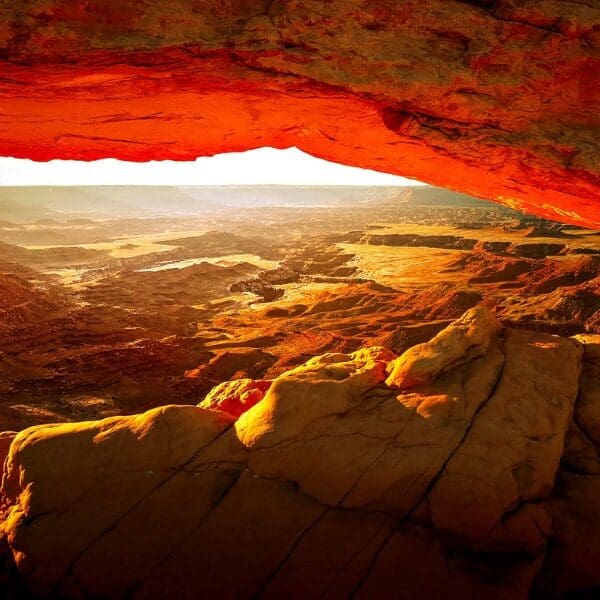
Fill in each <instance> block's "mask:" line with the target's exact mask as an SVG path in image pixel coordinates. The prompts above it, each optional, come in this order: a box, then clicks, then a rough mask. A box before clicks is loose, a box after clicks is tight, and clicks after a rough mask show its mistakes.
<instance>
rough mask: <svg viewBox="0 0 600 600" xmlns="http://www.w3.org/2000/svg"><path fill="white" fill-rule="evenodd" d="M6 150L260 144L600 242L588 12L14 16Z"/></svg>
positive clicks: (234, 8)
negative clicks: (572, 228)
mask: <svg viewBox="0 0 600 600" xmlns="http://www.w3.org/2000/svg"><path fill="white" fill-rule="evenodd" d="M0 15H1V17H2V18H0V102H1V103H2V107H3V108H2V119H1V124H0V154H2V155H14V156H19V157H30V158H34V159H37V160H48V159H51V158H77V159H86V160H87V159H93V158H100V157H107V156H114V157H120V158H123V159H130V160H148V159H167V158H172V159H193V158H195V157H197V156H200V155H210V154H213V153H216V152H226V151H236V150H244V149H248V148H253V147H258V146H265V145H268V146H275V147H279V148H283V147H289V146H294V145H295V146H298V147H300V148H302V149H304V150H306V151H307V152H310V153H312V154H315V155H317V156H320V157H323V158H326V159H330V160H336V161H339V162H343V163H347V164H352V165H358V166H362V167H368V168H374V169H379V170H382V171H389V172H392V173H399V174H402V175H406V176H410V177H416V178H418V179H421V180H423V181H427V182H430V183H434V184H438V185H442V186H446V187H449V188H452V189H455V190H459V191H464V192H467V193H471V194H474V195H476V196H481V197H485V198H489V199H492V200H494V201H497V202H502V203H504V204H506V205H509V206H513V207H517V208H520V209H523V210H526V211H530V212H533V213H536V214H538V215H542V216H545V217H549V218H551V219H559V220H562V221H565V222H570V223H575V224H580V225H583V224H585V225H587V226H590V227H596V228H598V227H600V218H599V217H598V215H599V214H600V211H599V206H600V193H599V187H598V181H599V174H600V167H599V155H600V153H599V151H598V128H599V126H600V120H599V114H600V111H599V110H598V108H599V104H600V93H599V90H600V88H599V87H598V85H597V72H598V70H599V69H600V58H599V55H598V48H599V47H600V7H599V6H598V4H597V2H595V1H592V0H588V1H587V2H584V1H574V0H541V1H540V0H520V1H516V0H497V1H495V2H484V1H480V2H477V1H468V0H427V1H426V2H424V1H422V0H403V1H401V2H398V1H397V0H376V1H368V2H367V1H364V0H331V1H329V2H320V1H317V0H302V1H298V0H243V1H242V0H226V1H224V0H207V1H205V2H202V3H201V4H198V3H196V2H192V1H191V0H175V1H169V2H167V1H165V0H145V1H144V2H130V1H128V2H125V3H124V2H123V1H122V0H105V1H103V2H95V1H88V2H83V3H82V2H79V1H75V0H66V1H64V0H60V1H59V0H41V1H39V2H27V1H25V0H16V1H12V2H6V1H4V2H2V3H1V4H0Z"/></svg>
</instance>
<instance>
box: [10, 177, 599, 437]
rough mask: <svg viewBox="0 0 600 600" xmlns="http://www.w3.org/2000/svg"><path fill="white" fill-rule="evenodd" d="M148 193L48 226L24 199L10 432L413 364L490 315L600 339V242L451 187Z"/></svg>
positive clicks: (17, 234)
mask: <svg viewBox="0 0 600 600" xmlns="http://www.w3.org/2000/svg"><path fill="white" fill-rule="evenodd" d="M67 189H68V188H67ZM91 189H102V188H91ZM298 190H299V191H298ZM134 191H135V193H136V194H137V196H136V197H138V196H139V200H138V203H137V204H136V205H135V206H134V208H133V209H130V211H129V213H128V214H124V216H123V215H117V216H116V217H115V216H112V217H111V215H110V213H111V211H112V212H117V213H118V207H117V208H114V207H113V206H112V205H110V204H109V205H108V208H107V209H106V210H105V213H106V214H100V215H99V216H94V215H92V216H89V215H87V214H78V213H77V209H76V208H74V207H73V204H71V205H70V209H69V210H66V211H65V212H64V213H63V214H61V213H58V212H56V211H54V212H50V211H46V212H47V213H48V214H49V215H50V216H48V217H46V218H39V215H40V214H46V213H45V212H43V211H41V209H40V208H39V207H38V206H37V204H35V203H34V205H33V208H32V209H31V210H30V211H29V212H27V211H26V210H25V208H26V207H27V203H26V202H25V201H24V200H23V198H25V197H27V198H31V197H34V198H39V200H36V201H35V202H37V203H38V204H40V203H41V204H43V202H44V200H45V198H47V197H52V194H51V193H48V192H45V195H44V194H41V195H40V192H39V191H37V192H36V191H35V188H31V189H30V190H29V192H28V190H27V188H23V189H20V190H18V201H19V202H21V205H20V206H21V207H22V209H21V212H19V210H20V209H19V208H18V207H17V208H16V209H15V210H14V211H13V213H12V214H9V215H8V216H10V217H16V218H14V221H15V222H10V221H2V222H1V223H0V429H3V430H20V429H23V428H24V427H27V426H30V425H35V424H39V423H48V422H55V421H60V422H62V421H77V420H82V419H94V418H101V417H106V416H113V415H119V414H130V413H135V412H140V411H143V410H147V409H149V408H152V407H154V406H159V405H163V404H166V403H176V404H195V403H197V402H199V401H200V400H201V399H202V398H203V396H204V395H205V394H206V393H207V392H208V391H209V390H210V389H211V388H212V387H213V386H215V385H217V384H218V383H221V382H222V381H227V380H230V379H235V378H241V377H262V378H270V377H275V376H277V375H278V374H280V373H282V372H284V371H285V370H288V369H289V368H291V367H294V366H297V365H300V364H302V363H303V362H305V361H306V360H307V359H308V358H310V357H312V356H314V355H318V354H323V353H325V352H352V351H354V350H357V349H359V348H361V347H363V346H365V345H374V344H375V345H382V346H385V347H387V348H389V349H391V350H392V351H394V352H397V353H398V352H402V351H403V350H405V349H406V348H408V347H409V346H411V345H413V344H416V343H419V342H423V341H427V340H428V339H430V338H431V337H432V336H433V335H434V334H435V333H437V332H438V331H440V330H441V329H442V328H443V327H445V326H446V325H447V324H448V323H449V322H450V320H451V319H454V318H457V317H459V316H460V315H461V314H462V313H463V312H464V311H465V310H467V309H468V308H470V307H472V306H475V305H477V304H479V303H481V302H483V303H485V304H486V305H487V306H489V307H491V308H493V309H494V311H495V313H496V314H497V316H499V317H500V318H501V319H502V321H503V323H504V324H507V325H510V326H512V327H515V328H522V329H523V328H525V329H529V330H535V331H543V332H546V333H551V334H560V335H567V336H568V335H574V334H577V333H585V332H588V333H598V332H600V234H599V233H598V232H593V231H587V230H583V229H575V228H573V227H569V226H564V225H560V224H558V223H552V222H548V221H541V220H539V219H533V218H527V217H524V216H522V215H520V214H519V213H517V212H514V211H511V210H509V209H506V208H504V207H500V206H496V205H493V204H490V203H484V202H481V201H474V200H472V199H469V198H468V197H465V196H461V195H458V194H453V193H451V192H446V191H443V190H438V191H437V192H436V190H435V189H434V188H426V189H416V191H415V190H412V191H411V190H410V189H402V188H399V189H394V188H384V189H383V190H377V189H374V188H365V189H364V190H360V189H358V190H354V191H351V192H349V191H348V190H347V189H344V190H342V191H343V192H344V193H342V191H339V190H338V191H337V192H329V193H328V195H326V196H325V197H324V198H321V196H319V194H322V193H323V192H322V190H319V189H317V190H311V189H307V190H302V188H299V189H298V188H296V189H294V188H292V191H293V193H292V192H290V190H289V189H283V188H282V189H281V190H279V191H276V192H275V193H274V198H270V199H269V202H268V203H267V202H263V204H265V205H263V206H260V205H259V204H260V201H257V202H256V203H254V204H253V203H250V202H249V203H247V204H245V205H244V204H239V203H238V204H237V205H235V204H234V205H231V206H227V199H228V196H227V193H228V192H226V191H223V190H216V191H215V192H214V193H213V194H212V195H211V198H210V201H211V202H210V204H209V210H207V209H206V208H205V209H204V210H199V211H197V212H196V213H194V212H190V211H189V210H188V213H186V214H185V215H176V214H175V215H174V216H168V215H165V214H160V213H158V214H157V212H156V206H155V205H152V209H150V208H148V209H144V207H145V206H149V205H151V202H150V201H147V202H145V198H147V197H154V196H156V192H155V193H154V194H152V188H148V191H147V192H144V190H143V188H142V190H141V191H140V189H136V190H134ZM134 191H131V192H130V194H131V195H132V196H133V195H135V194H134ZM259 192H261V190H258V191H255V192H253V191H252V189H250V190H241V191H240V190H238V192H237V195H238V196H243V195H246V196H250V197H252V194H253V193H254V194H255V195H258V196H260V193H259ZM62 193H63V194H64V193H66V192H62ZM119 193H120V194H121V196H122V195H123V194H126V193H127V192H126V191H124V190H123V189H121V190H119ZM144 193H146V196H144ZM169 193H170V194H171V195H172V194H173V192H172V191H170V192H169ZM15 194H17V193H16V192H15ZM57 194H58V192H56V191H55V192H54V196H57ZM88 194H89V192H88ZM161 194H163V195H164V194H165V192H164V191H163V192H161ZM219 194H221V196H222V198H219ZM229 194H230V195H231V194H232V193H231V192H229ZM71 195H72V196H73V195H74V192H72V191H71ZM82 195H83V194H82ZM109 196H110V194H109ZM111 197H112V196H111ZM161 197H162V196H161ZM215 197H216V200H215ZM260 197H261V198H262V196H260ZM332 198H333V200H332ZM168 200H169V199H168V198H167V200H166V201H165V202H167V206H168ZM221 200H222V202H221ZM175 201H176V199H172V205H171V206H175V204H174V202H175ZM3 202H4V203H5V206H4V212H5V213H6V212H7V210H8V209H7V206H8V205H10V202H9V201H7V200H3ZM55 202H59V201H58V200H57V201H55ZM113 202H114V201H113ZM96 203H97V205H101V202H100V201H96ZM197 205H198V206H201V207H202V206H205V205H206V203H204V205H203V204H202V203H201V202H200V204H197ZM75 206H78V205H77V202H76V203H75ZM187 208H188V207H187V205H186V209H187ZM152 210H154V213H153V212H152ZM69 211H70V212H69ZM121 212H123V211H122V210H121ZM80 213H81V210H80ZM135 214H137V215H138V216H132V215H135ZM1 217H2V211H0V218H1ZM19 217H20V220H19Z"/></svg>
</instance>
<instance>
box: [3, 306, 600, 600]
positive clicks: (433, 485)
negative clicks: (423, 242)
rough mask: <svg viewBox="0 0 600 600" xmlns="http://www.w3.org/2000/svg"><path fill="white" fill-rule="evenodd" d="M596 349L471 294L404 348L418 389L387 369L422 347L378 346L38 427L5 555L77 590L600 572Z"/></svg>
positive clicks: (28, 580)
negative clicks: (444, 323)
mask: <svg viewBox="0 0 600 600" xmlns="http://www.w3.org/2000/svg"><path fill="white" fill-rule="evenodd" d="M461 336H464V339H463V340H462V341H461V339H460V337H461ZM478 345H479V346H478ZM457 348H463V350H464V355H463V356H462V358H461V357H460V356H458V353H457ZM598 348H600V336H583V337H581V338H580V339H579V340H574V339H568V338H559V337H555V336H550V335H546V334H542V333H533V332H527V331H515V330H510V329H507V330H504V331H502V329H501V327H500V325H499V324H498V322H497V321H496V320H495V319H494V317H493V316H492V315H491V314H490V313H489V311H488V310H487V309H485V308H483V307H476V308H475V309H471V310H470V311H468V312H467V313H466V314H465V315H464V316H463V317H462V318H461V319H460V320H458V321H457V322H456V323H454V324H453V325H452V326H451V327H450V328H449V329H448V330H447V331H442V332H441V333H440V334H438V336H436V338H434V339H433V340H432V341H431V342H430V343H428V344H425V345H422V346H421V347H420V348H419V350H418V352H416V353H415V351H411V350H408V351H407V352H408V356H409V359H410V356H413V358H414V356H415V355H416V356H417V357H418V367H419V368H418V373H419V380H420V381H419V383H415V381H414V380H411V381H410V384H411V386H410V387H409V388H408V389H402V388H401V387H398V386H397V385H388V384H386V383H385V381H386V378H388V377H389V375H390V373H395V374H396V375H397V374H398V365H410V364H411V361H410V360H403V359H402V357H399V358H396V357H394V355H393V354H392V353H391V352H390V351H389V350H386V349H384V348H377V347H374V348H366V349H363V350H361V351H359V352H356V353H354V354H351V355H346V354H326V355H324V356H320V357H315V358H313V359H312V360H310V361H309V362H307V363H306V364H305V365H303V366H301V367H297V368H295V369H293V370H291V371H289V372H287V373H285V374H283V375H281V376H280V377H278V378H277V379H275V380H274V381H272V382H262V383H258V384H257V385H255V386H253V385H252V382H251V381H248V380H244V381H243V383H242V384H241V385H240V386H235V385H230V386H227V385H225V386H220V388H218V389H217V390H215V391H214V392H212V393H211V394H209V396H208V397H207V403H208V405H210V406H211V407H212V410H211V409H207V408H202V407H194V406H165V407H162V408H158V409H154V410H151V411H149V412H147V413H144V414H141V415H136V416H131V417H114V418H109V419H105V420H102V421H97V422H87V423H69V424H61V425H41V426H37V427H32V428H29V429H26V430H24V431H22V432H20V433H19V434H18V435H16V437H14V439H13V441H12V444H11V445H10V449H9V451H8V456H7V458H6V461H5V464H4V475H3V481H2V493H3V495H4V498H3V523H2V529H3V532H4V536H5V545H6V547H7V552H8V553H9V555H10V557H12V560H13V561H14V564H15V565H16V568H17V569H18V575H19V577H20V579H21V580H22V581H23V582H24V584H25V585H26V586H27V588H28V589H29V591H30V592H31V593H34V594H39V595H40V596H51V595H58V596H60V597H66V598H125V597H128V598H129V597H133V598H167V597H168V598H198V597H235V598H250V597H255V596H260V597H267V598H282V597H286V598H287V597H292V598H313V597H321V596H323V595H325V596H329V597H349V596H351V595H353V594H354V595H356V596H357V597H361V598H362V597H364V598H388V597H395V598H437V597H444V598H448V597H450V598H471V597H485V598H511V599H513V598H517V599H518V598H527V597H529V596H530V595H531V594H532V592H533V591H534V590H535V591H540V590H543V591H544V592H545V593H547V594H549V595H553V593H554V592H556V593H558V592H560V593H565V592H573V591H580V590H581V589H582V588H586V589H590V588H593V587H595V586H600V576H599V575H598V573H599V571H598V568H597V567H598V557H599V556H600V541H599V539H600V538H599V536H594V535H592V533H593V532H594V531H598V530H599V529H600V522H599V521H598V519H599V516H598V515H599V512H598V510H597V498H598V493H597V489H596V488H597V474H598V473H599V472H600V467H599V465H600V458H599V455H598V448H599V447H600V446H599V445H598V444H599V442H600V433H599V432H600V427H599V423H600V416H599V415H600V389H599V378H598V373H599V371H600V352H599V351H598ZM428 354H429V357H428ZM427 357H428V358H429V362H427V360H426V359H427ZM424 361H425V362H424ZM424 364H425V365H433V367H434V368H433V369H432V370H430V375H429V376H427V375H426V371H427V369H424V368H423V365H424ZM442 364H444V365H446V366H445V368H443V369H441V370H440V369H439V366H440V365H442ZM410 368H411V367H410V366H409V369H410ZM403 381H405V380H403ZM388 383H392V384H394V381H393V378H392V381H389V380H388ZM255 390H259V391H260V393H255ZM219 407H224V408H226V409H227V410H229V411H230V412H231V413H232V414H234V415H236V416H237V415H239V414H241V416H240V417H239V418H237V420H236V416H231V415H230V414H227V413H225V412H222V411H220V410H218V408H219ZM574 413H575V419H573V414H574ZM9 437H11V436H9ZM565 439H566V440H567V443H566V446H565ZM563 451H564V455H563ZM561 456H562V457H563V458H562V466H560V465H561ZM559 467H560V468H559ZM557 473H558V477H559V479H560V481H561V485H560V487H558V488H557V484H556V481H557ZM582 519H583V520H582ZM590 532H592V533H590ZM550 542H551V543H550ZM548 549H550V551H548Z"/></svg>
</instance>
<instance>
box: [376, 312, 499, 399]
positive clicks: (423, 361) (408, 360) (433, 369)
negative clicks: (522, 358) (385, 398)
mask: <svg viewBox="0 0 600 600" xmlns="http://www.w3.org/2000/svg"><path fill="white" fill-rule="evenodd" d="M500 329H501V325H500V323H499V322H498V320H497V319H496V318H495V317H494V315H493V314H492V313H491V312H490V310H489V309H488V308H487V307H485V306H484V305H478V306H476V307H474V308H472V309H470V310H468V311H467V312H466V313H465V314H464V315H463V316H462V317H461V318H460V319H458V320H456V321H454V322H453V323H452V324H451V325H450V326H449V327H447V328H446V329H444V330H442V331H440V333H438V334H437V335H436V336H435V337H434V338H433V339H432V340H431V341H429V342H425V343H424V344H418V345H416V346H413V347H412V348H409V349H408V350H407V351H406V352H404V354H402V355H401V356H400V357H399V358H397V359H396V360H394V361H392V362H391V363H390V365H389V366H388V371H389V376H388V378H387V380H386V383H387V385H389V386H390V387H396V388H401V389H408V388H411V387H414V386H415V385H419V384H423V383H427V382H429V381H432V380H434V379H435V378H436V377H437V376H438V375H439V374H440V373H442V372H443V371H444V370H447V369H450V368H452V367H456V366H457V365H460V364H461V363H464V362H468V361H469V360H471V359H472V358H475V357H477V356H481V355H483V354H485V352H486V351H487V349H488V348H489V346H490V344H491V343H492V341H493V340H494V338H496V337H497V336H498V333H499V332H500Z"/></svg>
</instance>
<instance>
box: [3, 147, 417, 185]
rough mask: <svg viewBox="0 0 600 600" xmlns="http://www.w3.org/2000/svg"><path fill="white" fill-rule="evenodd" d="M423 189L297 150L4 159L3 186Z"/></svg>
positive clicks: (387, 176) (413, 183)
mask: <svg viewBox="0 0 600 600" xmlns="http://www.w3.org/2000/svg"><path fill="white" fill-rule="evenodd" d="M244 184H247V185H251V184H263V185H264V184H284V185H423V184H421V182H419V181H415V180H413V179H405V178H404V177H397V176H395V175H389V174H386V173H379V172H378V171H369V170H366V169H358V168H355V167H347V166H345V165H340V164H337V163H331V162H328V161H326V160H322V159H319V158H315V157H313V156H311V155H310V154H306V153H304V152H302V151H300V150H298V148H288V149H287V150H276V149H274V148H258V149H256V150H249V151H248V152H234V153H230V154H217V155H216V156H212V157H206V158H198V159H196V160H195V161H193V162H192V161H189V162H178V161H171V160H164V161H150V162H147V163H133V162H126V161H121V160H116V159H113V158H108V159H103V160H96V161H91V162H84V161H77V160H51V161H49V162H47V163H40V162H34V161H31V160H28V159H17V158H8V157H7V158H2V157H0V185H244Z"/></svg>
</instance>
